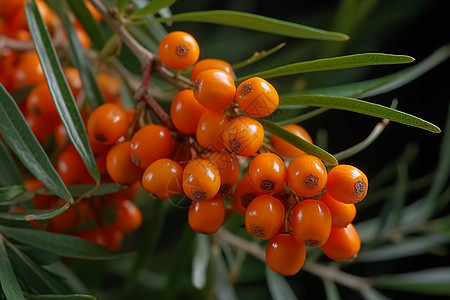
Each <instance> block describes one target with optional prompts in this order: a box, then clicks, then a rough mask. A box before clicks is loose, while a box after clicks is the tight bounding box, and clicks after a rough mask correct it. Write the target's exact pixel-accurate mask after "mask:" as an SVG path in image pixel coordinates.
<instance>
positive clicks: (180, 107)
mask: <svg viewBox="0 0 450 300" xmlns="http://www.w3.org/2000/svg"><path fill="white" fill-rule="evenodd" d="M206 110H207V109H206V107H204V106H203V105H201V104H200V103H198V101H197V100H196V99H195V97H194V92H193V91H192V90H191V89H186V90H182V91H180V92H178V94H177V95H176V96H175V98H173V101H172V104H171V106H170V119H171V120H172V123H173V125H174V126H175V128H176V129H178V130H179V131H180V132H182V133H185V134H191V133H195V132H196V131H197V125H198V121H199V119H200V117H201V116H202V114H203V113H204V112H205V111H206Z"/></svg>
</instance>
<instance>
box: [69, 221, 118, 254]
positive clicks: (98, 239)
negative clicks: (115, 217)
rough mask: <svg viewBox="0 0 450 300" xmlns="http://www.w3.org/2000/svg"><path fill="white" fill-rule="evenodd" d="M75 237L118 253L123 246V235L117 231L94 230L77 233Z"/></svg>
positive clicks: (108, 229) (109, 229)
mask: <svg viewBox="0 0 450 300" xmlns="http://www.w3.org/2000/svg"><path fill="white" fill-rule="evenodd" d="M74 235H75V236H77V237H79V238H82V239H85V240H88V241H90V242H92V243H96V244H99V245H102V246H104V247H106V248H108V249H110V250H113V251H117V250H119V249H120V247H121V246H122V240H123V233H122V232H120V231H119V230H117V229H111V228H109V227H107V228H92V229H86V230H81V231H77V232H75V234H74Z"/></svg>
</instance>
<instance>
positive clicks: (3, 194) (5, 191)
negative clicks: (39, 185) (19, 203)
mask: <svg viewBox="0 0 450 300" xmlns="http://www.w3.org/2000/svg"><path fill="white" fill-rule="evenodd" d="M26 190H27V189H26V188H25V187H24V186H23V185H12V186H7V187H3V188H0V202H3V201H11V200H13V199H14V198H16V197H18V196H19V195H21V194H22V193H24V192H25V191H26Z"/></svg>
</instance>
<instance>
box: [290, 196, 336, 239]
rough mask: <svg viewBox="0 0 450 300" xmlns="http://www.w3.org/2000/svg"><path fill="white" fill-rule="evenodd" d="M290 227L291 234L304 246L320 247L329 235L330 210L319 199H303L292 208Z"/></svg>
mask: <svg viewBox="0 0 450 300" xmlns="http://www.w3.org/2000/svg"><path fill="white" fill-rule="evenodd" d="M291 227H292V235H293V236H294V237H295V238H296V239H297V240H298V241H300V242H302V243H304V244H305V246H309V247H320V246H322V245H323V244H325V242H326V241H327V240H328V236H329V235H330V230H331V213H330V210H329V209H328V207H327V206H326V205H325V203H323V202H321V201H318V200H312V199H307V200H303V201H301V202H300V203H298V204H296V205H295V206H294V208H293V210H292V216H291Z"/></svg>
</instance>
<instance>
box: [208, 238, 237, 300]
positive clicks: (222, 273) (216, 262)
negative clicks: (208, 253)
mask: <svg viewBox="0 0 450 300" xmlns="http://www.w3.org/2000/svg"><path fill="white" fill-rule="evenodd" d="M212 257H213V259H212V262H213V272H214V288H215V292H216V298H217V299H219V300H233V299H237V295H236V292H235V290H234V287H233V285H231V283H230V281H229V280H228V274H229V273H228V269H227V264H226V263H225V260H224V258H223V255H222V253H221V251H220V247H219V246H218V245H217V244H214V245H213V247H212Z"/></svg>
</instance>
